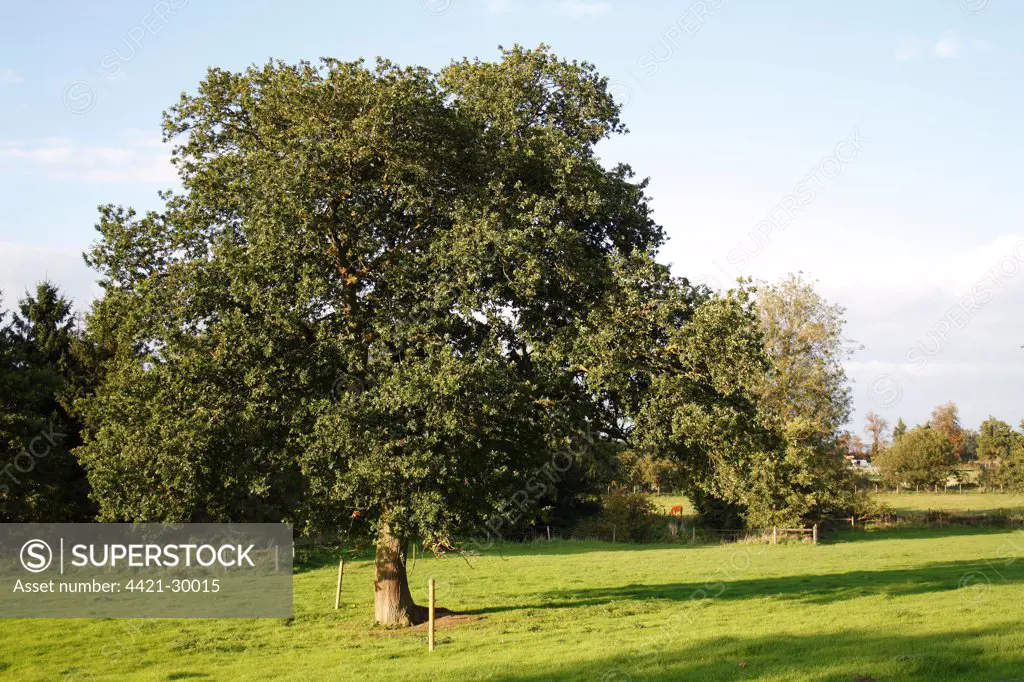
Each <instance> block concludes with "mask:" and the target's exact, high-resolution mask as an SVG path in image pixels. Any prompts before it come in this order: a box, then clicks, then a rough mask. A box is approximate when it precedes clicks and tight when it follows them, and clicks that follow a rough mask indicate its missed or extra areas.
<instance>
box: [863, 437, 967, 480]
mask: <svg viewBox="0 0 1024 682" xmlns="http://www.w3.org/2000/svg"><path fill="white" fill-rule="evenodd" d="M876 464H877V466H878V467H879V468H880V469H881V471H882V475H883V476H884V478H885V480H886V481H887V482H889V483H890V484H893V485H902V486H918V485H938V484H943V483H945V482H946V480H947V479H948V478H949V476H950V475H952V474H953V473H954V472H955V471H956V466H957V457H956V454H955V453H954V452H953V446H952V445H950V443H949V440H948V439H947V438H946V437H945V436H943V435H942V434H941V433H940V432H939V431H937V430H936V429H932V428H927V427H921V426H919V427H917V428H915V429H912V430H910V431H908V432H907V433H906V434H905V435H904V436H903V437H901V438H900V439H899V440H898V441H896V442H894V443H893V444H892V446H891V447H889V448H886V449H885V450H882V451H881V452H880V453H879V457H878V461H877V462H876Z"/></svg>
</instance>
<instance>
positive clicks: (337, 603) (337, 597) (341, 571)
mask: <svg viewBox="0 0 1024 682" xmlns="http://www.w3.org/2000/svg"><path fill="white" fill-rule="evenodd" d="M343 575H345V557H341V561H339V562H338V589H337V591H335V593H334V609H335V610H338V609H340V608H341V577H342V576H343Z"/></svg>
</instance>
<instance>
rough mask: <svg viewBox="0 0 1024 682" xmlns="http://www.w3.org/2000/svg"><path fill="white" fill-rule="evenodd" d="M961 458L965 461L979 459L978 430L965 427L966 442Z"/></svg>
mask: <svg viewBox="0 0 1024 682" xmlns="http://www.w3.org/2000/svg"><path fill="white" fill-rule="evenodd" d="M960 459H961V460H963V461H964V462H973V461H975V460H977V459H978V432H977V431H975V430H974V429H964V443H963V449H962V452H961V454H960Z"/></svg>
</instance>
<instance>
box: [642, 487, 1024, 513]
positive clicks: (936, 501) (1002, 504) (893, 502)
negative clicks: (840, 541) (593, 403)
mask: <svg viewBox="0 0 1024 682" xmlns="http://www.w3.org/2000/svg"><path fill="white" fill-rule="evenodd" d="M874 497H875V499H877V500H881V501H882V502H884V503H885V504H886V505H888V506H889V508H891V509H892V510H893V511H894V512H897V513H901V512H903V513H909V512H925V511H928V510H929V509H931V510H933V511H936V510H946V511H961V512H963V511H972V512H983V511H995V510H998V509H1024V495H1015V494H1011V493H978V492H964V493H955V492H948V493H916V492H901V493H892V492H882V493H875V494H874ZM651 500H653V501H654V503H655V504H656V505H657V506H658V508H659V509H663V510H664V511H665V513H668V511H669V510H670V509H671V508H672V507H673V506H674V505H677V504H681V505H683V513H684V515H686V516H694V515H696V512H695V511H694V508H693V505H692V504H691V503H690V501H689V500H688V499H687V498H685V497H683V496H682V495H663V496H661V497H658V496H654V495H652V496H651Z"/></svg>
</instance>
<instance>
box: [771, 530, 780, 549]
mask: <svg viewBox="0 0 1024 682" xmlns="http://www.w3.org/2000/svg"><path fill="white" fill-rule="evenodd" d="M772 544H773V545H777V544H779V528H778V526H772Z"/></svg>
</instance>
